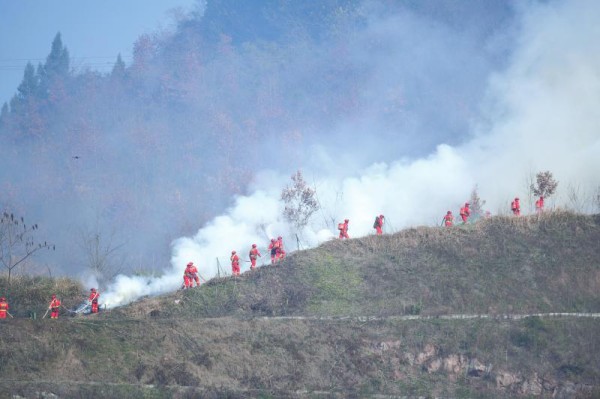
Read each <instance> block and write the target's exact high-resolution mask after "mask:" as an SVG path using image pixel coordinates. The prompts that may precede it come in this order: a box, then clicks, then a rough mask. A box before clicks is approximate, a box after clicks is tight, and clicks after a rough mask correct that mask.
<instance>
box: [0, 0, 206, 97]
mask: <svg viewBox="0 0 600 399" xmlns="http://www.w3.org/2000/svg"><path fill="white" fill-rule="evenodd" d="M195 4H196V0H151V1H149V0H85V1H84V0H60V1H47V0H0V106H1V105H2V104H4V102H8V101H10V99H11V98H12V96H13V95H14V94H15V93H16V91H17V86H18V85H19V83H21V79H22V78H23V71H24V69H25V65H26V64H27V62H28V61H31V63H32V64H33V65H34V66H37V64H38V63H40V62H42V63H43V62H45V60H46V57H47V56H48V54H49V53H50V46H51V44H52V40H53V39H54V36H55V35H56V33H57V32H60V33H61V35H62V40H63V45H65V46H66V47H67V49H68V50H69V55H70V56H71V67H74V68H75V69H76V70H82V69H85V68H86V67H87V68H89V69H91V70H97V71H100V72H109V71H110V70H111V69H112V66H113V65H114V62H115V60H116V58H117V55H118V54H119V53H120V54H121V57H122V58H123V60H124V61H125V63H126V64H127V65H129V63H130V60H131V51H132V49H133V44H134V42H135V40H136V39H137V38H138V37H139V36H140V35H142V34H144V33H152V32H154V31H156V30H157V29H169V28H170V26H171V25H172V23H173V21H174V15H176V14H177V10H178V9H180V10H191V9H193V7H194V5H195Z"/></svg>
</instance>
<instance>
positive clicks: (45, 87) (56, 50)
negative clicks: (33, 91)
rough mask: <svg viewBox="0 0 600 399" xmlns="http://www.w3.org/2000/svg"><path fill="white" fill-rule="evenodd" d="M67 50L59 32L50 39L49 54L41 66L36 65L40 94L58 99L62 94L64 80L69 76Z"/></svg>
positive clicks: (43, 96) (54, 99)
mask: <svg viewBox="0 0 600 399" xmlns="http://www.w3.org/2000/svg"><path fill="white" fill-rule="evenodd" d="M69 62H70V61H69V50H67V48H66V47H64V46H63V43H62V39H61V36H60V32H58V33H57V34H56V36H55V37H54V40H53V41H52V47H51V50H50V54H48V57H46V62H45V64H44V65H43V66H41V67H38V74H39V78H40V91H39V92H40V95H41V97H42V98H48V97H50V98H51V100H53V101H56V100H59V99H60V98H61V97H62V96H63V95H64V86H65V80H66V79H67V78H68V76H69Z"/></svg>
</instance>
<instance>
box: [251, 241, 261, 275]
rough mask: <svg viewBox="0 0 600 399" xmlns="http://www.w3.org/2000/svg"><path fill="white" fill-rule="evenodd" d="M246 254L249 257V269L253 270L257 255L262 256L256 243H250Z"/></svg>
mask: <svg viewBox="0 0 600 399" xmlns="http://www.w3.org/2000/svg"><path fill="white" fill-rule="evenodd" d="M248 256H249V257H250V270H254V268H255V267H256V259H257V258H258V257H259V256H262V255H261V254H260V251H259V250H258V248H256V244H252V248H251V249H250V253H249V254H248Z"/></svg>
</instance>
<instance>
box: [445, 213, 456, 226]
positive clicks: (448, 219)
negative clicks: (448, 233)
mask: <svg viewBox="0 0 600 399" xmlns="http://www.w3.org/2000/svg"><path fill="white" fill-rule="evenodd" d="M443 221H444V226H446V227H452V225H453V224H454V215H452V211H448V212H446V215H445V216H444V220H443Z"/></svg>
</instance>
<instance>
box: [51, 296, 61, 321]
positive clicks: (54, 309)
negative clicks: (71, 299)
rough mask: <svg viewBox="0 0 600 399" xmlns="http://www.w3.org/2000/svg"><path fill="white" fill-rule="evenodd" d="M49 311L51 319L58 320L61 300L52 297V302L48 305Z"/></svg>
mask: <svg viewBox="0 0 600 399" xmlns="http://www.w3.org/2000/svg"><path fill="white" fill-rule="evenodd" d="M48 309H50V318H51V319H58V311H59V310H60V300H59V299H58V298H57V297H56V295H52V300H51V301H50V304H49V305H48Z"/></svg>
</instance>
